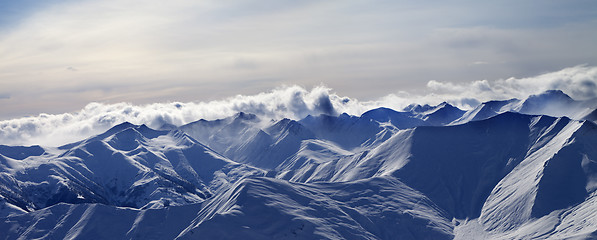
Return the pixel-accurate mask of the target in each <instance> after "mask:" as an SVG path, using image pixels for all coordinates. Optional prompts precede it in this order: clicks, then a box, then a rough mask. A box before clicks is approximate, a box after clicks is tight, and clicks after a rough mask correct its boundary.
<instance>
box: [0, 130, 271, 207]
mask: <svg viewBox="0 0 597 240" xmlns="http://www.w3.org/2000/svg"><path fill="white" fill-rule="evenodd" d="M40 149H41V150H40ZM42 150H43V148H40V147H30V148H23V147H9V146H3V147H2V148H1V149H0V164H1V165H0V167H2V168H1V170H0V185H1V186H2V188H0V195H2V196H3V198H5V199H6V201H7V202H8V203H11V204H13V205H16V206H19V207H21V208H22V209H24V210H29V211H31V210H36V209H40V208H43V207H47V206H52V205H54V204H57V203H102V204H108V205H114V206H123V207H124V206H126V207H135V208H148V207H161V206H167V205H186V204H191V203H198V202H201V201H203V200H204V199H206V198H209V197H210V196H211V195H213V193H215V192H217V191H218V190H219V189H220V188H226V187H227V186H228V185H229V184H231V182H232V183H233V182H235V181H237V180H238V179H241V178H244V177H246V176H250V175H263V174H264V172H263V171H262V170H259V169H255V168H252V167H248V166H245V165H241V164H238V163H235V162H232V161H231V160H229V159H226V158H225V157H223V156H221V155H219V154H218V153H216V152H214V151H212V150H211V149H209V148H207V147H205V146H203V145H201V144H200V143H198V142H197V141H195V140H194V139H192V138H189V137H188V136H187V135H185V134H184V133H182V132H179V131H156V130H153V129H150V128H148V127H146V126H144V125H141V126H135V125H132V124H130V123H123V124H120V125H118V126H116V127H114V128H112V129H110V130H108V131H107V132H106V133H104V134H101V135H98V136H96V137H92V138H90V139H87V140H84V141H81V142H77V143H73V144H69V145H65V146H62V147H60V148H58V149H45V152H43V153H42V154H40V152H41V151H42ZM9 156H12V157H13V158H11V157H9ZM26 156H27V157H26Z"/></svg>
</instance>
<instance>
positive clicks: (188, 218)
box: [0, 91, 597, 239]
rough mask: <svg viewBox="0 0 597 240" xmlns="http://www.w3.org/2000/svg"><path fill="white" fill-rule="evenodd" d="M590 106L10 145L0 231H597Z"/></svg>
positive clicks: (530, 106)
mask: <svg viewBox="0 0 597 240" xmlns="http://www.w3.org/2000/svg"><path fill="white" fill-rule="evenodd" d="M591 106H592V102H591V101H575V100H572V99H569V97H567V96H565V94H564V95H563V93H561V92H558V91H550V92H547V93H544V94H541V95H537V96H530V97H529V98H528V99H526V100H524V101H521V100H517V99H512V100H508V101H490V102H486V103H483V104H481V105H480V106H478V107H477V108H475V109H472V110H469V111H467V112H464V111H462V110H460V109H458V108H456V107H453V106H451V105H449V104H447V103H442V104H440V105H437V106H429V105H424V106H421V105H412V106H409V107H408V108H406V109H405V110H404V111H403V112H399V111H395V110H392V109H388V108H378V109H373V110H370V111H368V112H366V113H364V114H362V115H361V116H360V117H357V116H350V115H347V114H341V115H338V116H332V115H319V116H308V117H306V118H304V119H301V120H292V119H281V120H269V119H260V118H259V117H258V116H257V115H253V114H248V113H239V114H236V115H234V116H231V117H229V118H225V119H220V120H214V121H207V120H199V121H197V122H193V123H190V124H187V125H184V126H180V127H177V126H164V127H163V128H162V129H164V130H154V129H151V128H148V127H147V126H145V125H133V124H130V123H123V124H120V125H118V126H116V127H114V128H112V129H110V130H108V131H107V132H105V133H103V134H100V135H97V136H94V137H91V138H88V139H85V140H82V141H79V142H75V143H72V144H67V145H64V146H62V147H58V148H46V147H41V146H4V145H0V233H3V234H2V236H5V238H6V239H90V238H93V239H454V238H455V239H548V238H551V239H566V238H579V239H583V238H595V237H597V234H596V233H597V191H596V190H597V146H596V145H595V144H596V143H597V124H595V123H594V122H592V121H590V120H574V119H581V118H580V117H579V118H575V117H573V118H568V117H562V116H563V115H566V116H568V115H570V116H572V115H574V116H591V115H590V114H588V113H590V112H591V111H588V112H585V110H586V109H593V110H594V109H595V107H594V106H593V107H591ZM555 107H558V109H556V108H555ZM564 107H566V109H564V110H562V109H560V108H564ZM558 111H559V112H558ZM524 113H527V114H524ZM556 113H560V114H556ZM563 113H565V114H563ZM547 115H554V116H555V117H554V116H547ZM585 118H587V119H588V117H585ZM0 238H1V237H0Z"/></svg>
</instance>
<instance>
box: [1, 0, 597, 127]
mask: <svg viewBox="0 0 597 240" xmlns="http://www.w3.org/2000/svg"><path fill="white" fill-rule="evenodd" d="M596 29H597V3H596V2H595V1H594V0H565V1H564V0H557V1H555V0H541V1H525V0H512V1H510V0H503V1H491V2H489V1H395V0H392V1H364V0H363V1H358V0H342V1H290V0H288V1H285V0H261V1H256V0H255V1H253V0H228V1H210V0H188V1H187V0H183V1H156V0H138V1H135V0H118V1H116V0H104V1H96V0H77V1H75V0H65V1H58V0H19V1H0V120H1V119H9V118H15V117H22V116H27V115H37V114H39V113H42V112H45V113H62V112H72V111H76V110H79V109H82V108H83V107H84V106H86V105H87V104H88V103H89V102H101V103H108V104H110V103H118V102H130V103H133V104H147V103H154V102H168V101H183V102H188V101H195V102H200V101H211V100H218V99H224V98H226V97H229V96H234V95H237V94H245V95H255V94H257V93H260V92H264V91H269V90H271V89H274V88H277V87H280V86H283V85H287V86H289V85H299V86H303V87H306V88H311V87H314V86H319V85H321V84H323V85H325V86H327V87H329V88H331V89H333V91H334V92H336V93H338V94H339V95H341V96H350V97H353V98H357V99H360V100H373V99H378V98H380V97H383V96H386V95H388V94H394V93H398V92H409V93H420V94H429V92H430V91H441V90H442V89H441V88H444V87H449V86H453V85H450V84H457V85H458V84H465V83H468V82H472V81H479V80H488V81H489V82H490V83H491V82H494V81H495V82H499V81H501V80H504V79H508V78H510V77H514V78H517V79H524V78H527V77H532V76H537V75H541V74H546V73H550V72H557V71H560V70H562V69H565V68H569V67H575V66H579V65H582V64H586V65H585V66H589V68H586V67H585V68H584V69H585V70H587V69H588V70H591V71H593V73H594V72H595V69H594V68H591V66H597V47H596V43H597V30H596ZM581 69H583V68H581ZM589 80H591V78H589ZM591 81H595V78H594V75H593V78H592V80H591ZM442 84H443V85H442ZM589 85H590V84H589Z"/></svg>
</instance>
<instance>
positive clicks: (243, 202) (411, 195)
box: [179, 178, 452, 239]
mask: <svg viewBox="0 0 597 240" xmlns="http://www.w3.org/2000/svg"><path fill="white" fill-rule="evenodd" d="M451 232H452V224H451V222H450V221H449V219H447V218H446V216H445V215H444V214H443V213H442V212H441V210H439V209H438V208H437V207H436V206H435V205H434V204H433V203H432V202H431V201H429V199H427V198H426V197H425V196H424V195H422V194H421V193H419V192H417V191H415V190H413V189H411V188H409V187H408V186H406V185H404V184H403V183H401V182H400V181H398V180H395V179H392V178H372V179H366V180H360V181H356V182H347V183H320V184H298V183H291V182H287V181H283V180H276V179H271V178H257V179H247V180H245V181H244V182H242V183H239V184H237V186H236V187H235V188H233V189H230V190H229V191H228V192H226V193H225V194H222V195H220V196H218V197H215V198H213V199H210V200H209V202H206V204H205V208H204V209H202V210H201V212H200V213H199V216H198V217H197V219H195V220H194V222H193V224H192V225H191V226H190V227H189V228H187V229H186V230H185V231H184V232H182V233H181V235H180V236H179V238H180V239H195V238H197V237H202V238H207V239H213V238H223V239H238V238H242V239H264V238H265V239H270V238H273V239H451V238H452V233H451Z"/></svg>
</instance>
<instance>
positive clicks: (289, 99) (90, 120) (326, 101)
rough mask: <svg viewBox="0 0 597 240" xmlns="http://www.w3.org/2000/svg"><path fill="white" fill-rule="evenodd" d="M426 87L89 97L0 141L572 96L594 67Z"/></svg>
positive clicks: (590, 89)
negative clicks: (209, 97) (372, 94)
mask: <svg viewBox="0 0 597 240" xmlns="http://www.w3.org/2000/svg"><path fill="white" fill-rule="evenodd" d="M427 87H428V91H427V93H425V94H412V93H408V92H398V93H395V94H390V95H387V96H384V97H381V98H378V99H377V100H373V101H359V100H357V99H354V98H349V97H343V96H340V95H338V94H336V93H335V92H333V91H332V89H330V88H327V87H324V86H319V87H315V88H313V89H311V90H306V89H304V88H302V87H299V86H289V87H281V88H277V89H274V90H271V91H269V92H263V93H259V94H255V95H237V96H234V97H229V98H227V99H223V100H217V101H211V102H185V103H182V102H170V103H154V104H148V105H133V104H129V103H118V104H102V103H90V104H88V105H87V106H86V107H84V108H83V109H82V110H80V111H77V112H72V113H63V114H40V115H38V116H35V117H26V118H18V119H12V120H5V121H0V143H1V144H9V145H31V144H41V145H48V146H58V145H61V144H65V143H69V142H72V141H76V140H80V139H82V138H84V137H88V136H92V135H94V134H98V133H101V132H103V131H105V130H107V129H108V128H110V127H112V126H114V125H116V124H119V123H122V122H124V121H128V122H131V123H134V124H147V125H149V126H150V127H154V128H157V127H160V126H162V125H163V124H165V123H169V124H174V125H182V124H186V123H189V122H192V121H196V120H199V119H208V120H213V119H218V118H225V117H228V116H231V115H233V114H235V113H237V112H240V111H242V112H247V113H254V114H257V115H259V116H260V117H261V118H262V119H264V120H269V119H282V118H291V119H301V118H303V117H305V116H307V115H308V114H311V115H319V114H322V113H326V114H339V113H343V112H346V113H349V114H351V115H360V114H362V113H363V112H365V111H367V110H369V109H373V108H377V107H382V106H383V107H389V108H393V109H397V110H399V109H402V108H404V107H405V106H407V105H408V104H410V103H420V104H438V103H440V102H442V101H448V102H450V103H452V104H454V105H457V106H459V107H461V108H470V107H473V106H475V105H476V104H478V103H479V102H483V101H488V100H494V99H497V100H501V99H510V98H525V97H527V96H528V95H531V94H537V93H541V92H543V91H545V90H549V89H560V90H563V91H564V92H565V93H567V94H569V95H571V96H572V97H573V98H576V99H587V98H594V97H597V67H589V66H576V67H571V68H566V69H563V70H560V71H557V72H552V73H546V74H542V75H539V76H535V77H528V78H508V79H499V80H495V81H489V80H479V81H473V82H469V83H462V84H457V83H449V82H439V81H429V83H428V84H427Z"/></svg>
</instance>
